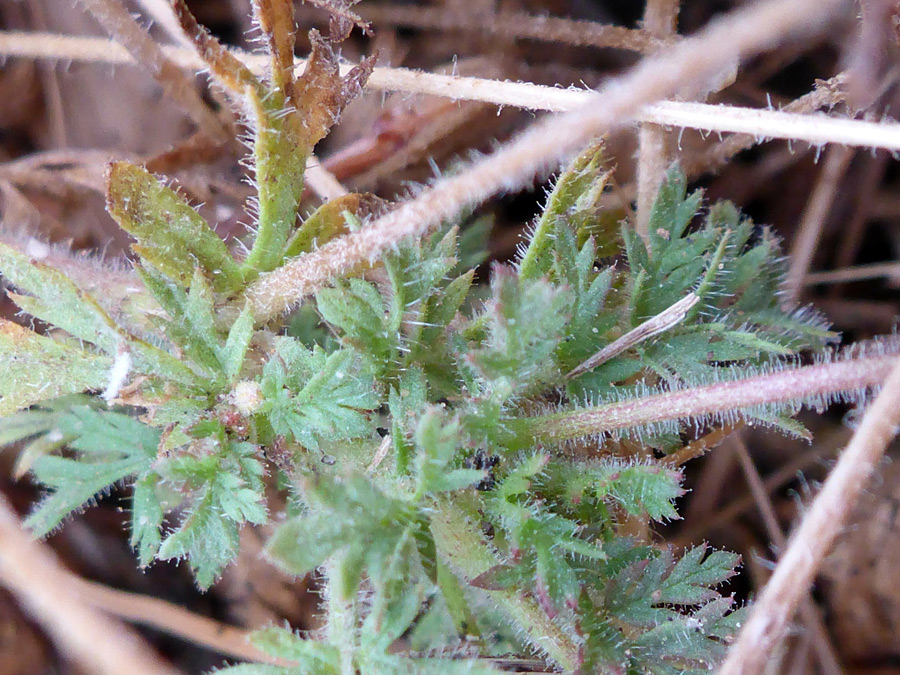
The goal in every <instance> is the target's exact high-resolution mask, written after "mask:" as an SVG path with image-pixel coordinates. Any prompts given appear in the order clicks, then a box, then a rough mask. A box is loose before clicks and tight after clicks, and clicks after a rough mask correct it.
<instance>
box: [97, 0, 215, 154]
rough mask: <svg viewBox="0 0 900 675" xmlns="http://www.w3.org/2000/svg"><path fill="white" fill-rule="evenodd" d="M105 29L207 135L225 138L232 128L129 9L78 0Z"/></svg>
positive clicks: (108, 0)
mask: <svg viewBox="0 0 900 675" xmlns="http://www.w3.org/2000/svg"><path fill="white" fill-rule="evenodd" d="M81 2H82V4H83V5H84V6H85V7H87V8H88V10H90V12H91V14H92V15H93V16H94V18H96V19H97V21H99V22H100V24H101V25H102V26H103V28H104V29H106V31H107V32H108V33H109V34H110V35H111V36H112V37H114V38H116V40H118V42H119V43H120V44H122V45H125V46H126V47H127V49H128V52H129V53H130V54H131V56H133V57H134V60H135V61H136V62H137V63H139V64H140V65H141V66H142V67H143V68H145V69H146V70H148V71H149V72H150V74H151V75H152V76H153V78H154V79H155V80H156V81H157V82H158V83H159V84H160V85H161V86H162V88H163V90H164V91H165V92H166V93H167V94H168V95H169V96H171V97H172V98H173V99H174V100H175V101H177V102H178V103H179V104H180V105H181V106H182V107H184V109H185V111H186V112H187V113H188V115H190V117H191V119H192V120H193V121H194V122H195V123H196V124H197V126H198V127H199V128H200V129H201V130H202V131H204V132H205V133H206V134H208V135H209V137H210V138H214V139H217V140H219V141H223V142H224V141H226V140H230V139H231V138H232V133H231V131H230V130H229V129H228V128H227V127H226V125H224V124H222V120H220V119H219V118H218V117H217V116H216V114H215V113H214V112H213V111H212V110H211V109H210V108H209V106H207V105H206V103H204V102H203V99H202V98H201V97H200V94H199V93H198V92H197V89H196V86H195V84H194V81H193V78H192V77H189V76H188V75H186V74H185V73H184V72H183V71H182V70H181V68H179V67H178V66H177V65H176V64H175V63H173V62H172V60H171V59H169V58H168V57H167V56H166V54H165V53H164V52H163V50H162V49H161V48H160V46H159V44H157V43H156V42H155V41H154V40H153V39H152V38H151V37H150V35H149V34H148V33H147V31H145V30H144V29H143V28H142V27H141V25H140V24H139V23H138V22H137V21H135V19H134V17H133V16H132V15H131V12H129V11H128V10H126V9H125V7H123V6H122V4H121V3H119V2H118V1H117V0H81Z"/></svg>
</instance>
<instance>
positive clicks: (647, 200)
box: [634, 0, 681, 239]
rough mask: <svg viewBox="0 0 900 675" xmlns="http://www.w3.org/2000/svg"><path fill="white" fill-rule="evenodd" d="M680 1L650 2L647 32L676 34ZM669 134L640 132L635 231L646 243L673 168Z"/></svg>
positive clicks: (652, 129) (645, 127) (646, 128)
mask: <svg viewBox="0 0 900 675" xmlns="http://www.w3.org/2000/svg"><path fill="white" fill-rule="evenodd" d="M680 10H681V2H680V0H647V4H646V6H645V8H644V30H646V31H648V32H649V33H651V34H652V35H655V36H657V37H660V38H666V37H671V36H674V35H675V34H676V31H677V27H678V13H679V11H680ZM668 136H669V134H668V132H667V131H666V130H665V129H664V128H662V127H660V126H659V125H657V124H650V123H644V124H642V125H641V127H640V129H639V130H638V164H637V213H636V216H637V217H636V219H635V225H634V227H635V229H636V230H637V233H638V234H640V235H641V236H642V237H643V238H644V239H646V238H647V236H648V233H647V229H648V227H649V223H650V212H651V210H652V209H653V201H654V200H655V199H656V195H657V194H658V193H659V186H660V185H662V182H663V179H664V178H665V175H666V170H667V169H668V168H669V147H668V146H669V138H668Z"/></svg>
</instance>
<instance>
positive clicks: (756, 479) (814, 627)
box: [731, 434, 843, 675]
mask: <svg viewBox="0 0 900 675" xmlns="http://www.w3.org/2000/svg"><path fill="white" fill-rule="evenodd" d="M731 442H732V443H733V444H734V446H735V450H736V451H737V458H738V462H739V463H740V465H741V470H742V471H743V472H744V477H745V478H746V480H747V485H749V486H750V492H751V494H752V495H753V499H754V500H756V507H757V509H758V510H759V514H760V516H761V517H762V520H763V525H764V526H765V528H766V534H767V535H768V537H769V541H770V542H772V544H773V545H774V547H775V549H776V550H779V551H783V550H784V547H785V545H786V544H787V540H786V539H785V536H784V532H782V531H781V525H780V524H779V523H778V515H777V514H776V513H775V506H774V504H772V498H771V497H770V496H769V491H768V490H766V486H765V485H764V484H763V480H762V476H760V475H759V471H757V470H756V465H755V464H754V463H753V458H752V457H750V452H749V451H748V450H747V446H746V444H745V443H744V440H743V439H742V438H741V437H740V435H739V434H737V435H735V436H733V437H732V440H731ZM800 614H801V616H802V618H803V623H804V624H805V627H806V629H807V630H808V631H809V637H810V642H811V644H812V646H813V647H814V655H815V657H816V658H817V659H818V661H819V665H820V666H821V667H822V672H823V674H824V675H842V673H843V669H842V668H841V664H840V660H839V659H838V657H837V654H835V651H834V646H833V645H832V644H831V640H830V638H829V637H828V631H827V630H826V628H825V625H824V624H823V623H822V616H821V615H820V614H819V611H818V610H817V609H816V606H815V604H814V602H813V599H812V598H811V597H810V596H809V595H807V596H806V597H805V598H803V600H802V602H801V604H800Z"/></svg>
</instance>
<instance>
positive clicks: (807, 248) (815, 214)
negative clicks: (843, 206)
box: [784, 145, 853, 306]
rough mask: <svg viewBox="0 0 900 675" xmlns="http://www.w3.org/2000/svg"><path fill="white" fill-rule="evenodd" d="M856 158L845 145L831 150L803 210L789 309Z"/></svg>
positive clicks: (787, 284)
mask: <svg viewBox="0 0 900 675" xmlns="http://www.w3.org/2000/svg"><path fill="white" fill-rule="evenodd" d="M852 159H853V150H851V149H850V148H847V147H845V146H841V145H835V146H833V147H830V148H829V149H828V152H827V154H826V155H825V162H824V164H823V166H822V171H821V172H820V173H819V177H818V179H817V180H816V186H815V188H814V189H813V191H812V194H811V195H810V197H809V201H808V202H807V204H806V209H805V210H804V211H803V217H802V218H801V219H800V226H799V227H798V229H797V234H796V235H795V238H794V242H793V244H792V246H791V256H790V266H789V267H788V273H787V279H786V281H785V285H784V303H785V306H788V305H790V306H794V305H796V304H797V302H798V300H799V299H800V292H801V291H802V289H803V279H804V277H806V274H807V273H808V272H809V268H810V266H811V265H812V259H813V255H814V254H815V252H816V245H817V244H818V241H819V236H820V235H821V233H822V229H823V228H824V227H825V222H826V220H827V218H828V215H829V213H830V211H831V207H832V205H833V204H834V200H835V198H836V197H837V195H838V185H839V184H840V182H841V181H842V180H843V178H844V174H845V173H846V172H847V168H848V167H849V166H850V160H852Z"/></svg>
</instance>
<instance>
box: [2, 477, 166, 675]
mask: <svg viewBox="0 0 900 675" xmlns="http://www.w3.org/2000/svg"><path fill="white" fill-rule="evenodd" d="M70 578H71V575H70V574H69V573H68V572H66V571H64V570H63V569H62V568H61V567H60V565H59V563H58V562H57V561H56V558H55V557H54V555H53V554H52V553H51V552H50V550H49V549H48V548H47V547H46V546H44V545H43V544H41V543H38V542H36V541H33V540H32V538H31V535H29V534H28V533H27V532H25V531H24V530H23V529H22V527H21V525H20V523H19V519H18V518H17V517H16V514H15V512H14V511H13V509H12V507H11V506H10V504H9V502H8V501H7V500H6V498H5V497H3V496H2V495H0V583H2V584H3V585H4V586H5V587H6V588H8V589H9V590H10V591H12V592H13V594H15V595H16V597H17V598H18V599H19V602H21V603H22V606H23V607H24V608H26V609H27V610H28V611H29V612H30V614H31V616H32V617H33V618H34V619H35V620H36V621H37V622H38V623H40V624H41V626H42V627H43V628H44V630H46V631H47V634H48V635H50V636H51V637H52V639H53V641H54V642H55V643H56V645H57V646H58V647H59V648H60V650H61V651H62V652H63V653H64V654H66V655H67V656H69V657H70V658H73V659H75V660H77V661H78V662H79V663H80V664H81V665H83V666H84V667H85V669H86V672H89V673H97V674H98V675H121V673H123V672H124V673H141V675H177V673H178V671H176V670H174V669H173V668H171V667H169V666H167V665H165V664H164V663H162V661H160V659H159V658H158V657H157V656H156V655H155V654H154V653H153V651H152V650H151V649H150V648H149V647H148V646H147V644H146V643H145V642H144V641H143V640H142V639H141V638H140V637H139V636H138V635H137V634H136V633H134V632H132V631H131V630H130V629H128V628H127V627H125V626H124V625H122V624H121V623H119V622H117V621H115V620H113V619H110V618H108V617H106V616H104V615H102V614H100V613H99V612H97V611H96V610H95V609H93V608H92V607H90V606H88V605H87V604H85V602H84V601H83V600H82V599H81V598H80V597H79V595H78V593H77V591H76V589H75V588H73V586H72V585H71V584H70V583H69V582H70Z"/></svg>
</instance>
